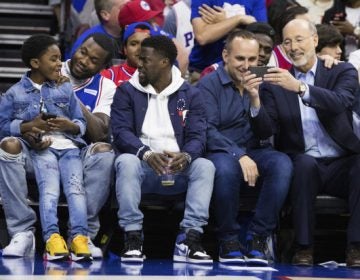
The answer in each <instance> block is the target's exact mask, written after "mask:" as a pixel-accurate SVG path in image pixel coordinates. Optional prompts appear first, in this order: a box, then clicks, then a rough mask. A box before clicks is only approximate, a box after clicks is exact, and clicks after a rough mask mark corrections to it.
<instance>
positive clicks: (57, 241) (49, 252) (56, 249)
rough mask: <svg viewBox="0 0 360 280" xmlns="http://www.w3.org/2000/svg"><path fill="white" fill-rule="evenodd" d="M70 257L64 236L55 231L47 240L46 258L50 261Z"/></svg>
mask: <svg viewBox="0 0 360 280" xmlns="http://www.w3.org/2000/svg"><path fill="white" fill-rule="evenodd" d="M68 258H69V250H68V248H67V246H66V243H65V240H64V238H63V237H62V236H61V235H60V234H58V233H53V234H52V235H51V236H50V238H49V239H48V240H47V241H46V247H45V254H44V259H45V260H48V261H53V260H65V259H68Z"/></svg>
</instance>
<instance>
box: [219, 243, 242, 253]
mask: <svg viewBox="0 0 360 280" xmlns="http://www.w3.org/2000/svg"><path fill="white" fill-rule="evenodd" d="M223 248H224V253H225V254H227V253H229V252H234V251H241V246H240V242H239V241H236V240H230V241H226V242H225V243H224V245H223Z"/></svg>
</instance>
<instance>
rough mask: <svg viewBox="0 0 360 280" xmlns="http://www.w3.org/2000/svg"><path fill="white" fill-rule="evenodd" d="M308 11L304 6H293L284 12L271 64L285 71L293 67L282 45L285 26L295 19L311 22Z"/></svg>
mask: <svg viewBox="0 0 360 280" xmlns="http://www.w3.org/2000/svg"><path fill="white" fill-rule="evenodd" d="M308 11H309V10H308V9H306V8H305V7H302V6H292V7H290V8H288V9H287V10H285V11H284V13H283V16H282V17H281V19H280V20H279V23H278V25H277V29H275V30H276V34H278V35H280V36H278V37H279V38H278V42H277V45H276V46H275V47H274V50H273V55H272V57H271V59H270V62H269V64H270V65H273V66H276V67H280V68H283V69H290V68H291V66H292V63H291V60H290V59H289V58H288V57H287V56H286V54H285V51H284V48H283V46H282V44H281V42H282V36H281V35H282V29H283V28H284V26H285V25H286V24H287V23H288V22H289V21H291V20H293V19H294V18H301V19H306V20H310V18H309V15H308Z"/></svg>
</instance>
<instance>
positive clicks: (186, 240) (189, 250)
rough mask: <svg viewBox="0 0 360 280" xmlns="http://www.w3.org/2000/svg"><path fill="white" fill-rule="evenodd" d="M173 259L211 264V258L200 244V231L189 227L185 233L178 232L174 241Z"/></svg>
mask: <svg viewBox="0 0 360 280" xmlns="http://www.w3.org/2000/svg"><path fill="white" fill-rule="evenodd" d="M173 260H174V261H176V262H188V263H198V264H212V263H213V260H212V258H211V257H210V256H209V255H208V254H207V253H206V252H205V250H204V248H203V247H202V245H201V233H200V232H198V231H196V230H193V229H190V230H189V231H188V232H187V233H185V232H183V233H180V234H179V235H178V236H177V238H176V242H175V249H174V255H173Z"/></svg>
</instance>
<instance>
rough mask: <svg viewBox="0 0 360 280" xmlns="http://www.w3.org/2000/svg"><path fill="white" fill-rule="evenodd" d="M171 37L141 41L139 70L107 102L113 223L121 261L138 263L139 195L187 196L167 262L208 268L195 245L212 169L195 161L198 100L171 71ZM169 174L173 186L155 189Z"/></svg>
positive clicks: (201, 120) (200, 114) (202, 134)
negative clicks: (120, 236)
mask: <svg viewBox="0 0 360 280" xmlns="http://www.w3.org/2000/svg"><path fill="white" fill-rule="evenodd" d="M176 55H177V50H176V47H175V44H174V43H173V42H172V40H171V39H169V38H168V37H165V36H153V37H149V38H146V39H144V41H143V42H142V44H141V50H140V57H139V64H138V70H137V71H136V72H135V73H134V75H133V76H132V78H131V79H130V80H129V82H127V83H123V84H122V85H121V86H120V87H119V88H118V89H117V92H116V94H115V96H114V102H113V104H112V105H111V129H112V133H113V136H114V142H113V144H114V147H115V148H116V149H117V150H118V152H119V153H120V154H119V155H118V156H117V158H116V160H115V171H116V196H117V200H118V203H119V211H118V219H119V225H120V227H121V228H122V229H123V231H124V232H125V236H124V240H125V244H124V249H123V252H122V254H121V261H124V262H143V259H144V254H143V233H142V224H143V214H142V212H141V211H140V209H139V204H140V201H141V194H142V193H152V194H154V193H158V194H163V195H169V194H177V193H183V192H186V200H185V212H184V218H183V220H182V221H181V223H180V233H179V235H178V237H177V239H176V244H175V249H174V256H173V259H174V261H180V262H191V263H199V264H201V263H207V264H209V263H210V264H211V263H212V259H211V257H210V256H209V255H208V254H207V253H206V252H205V250H204V249H203V247H202V245H201V235H202V233H203V229H202V227H203V226H205V225H206V224H207V220H208V216H209V213H208V208H209V203H210V198H211V193H212V188H213V179H214V172H215V169H214V166H213V165H212V164H211V162H210V161H208V160H206V159H204V158H201V156H202V155H203V154H204V151H205V141H206V120H205V113H204V108H203V102H202V100H201V95H200V93H199V91H198V90H197V89H196V88H193V87H191V86H190V85H189V84H188V83H187V82H185V81H184V79H183V78H182V77H181V73H180V70H179V69H178V68H177V67H176V66H174V62H175V59H176ZM166 172H169V173H172V174H175V184H174V185H173V186H171V187H164V186H161V182H160V178H161V177H160V175H162V174H165V173H166Z"/></svg>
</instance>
